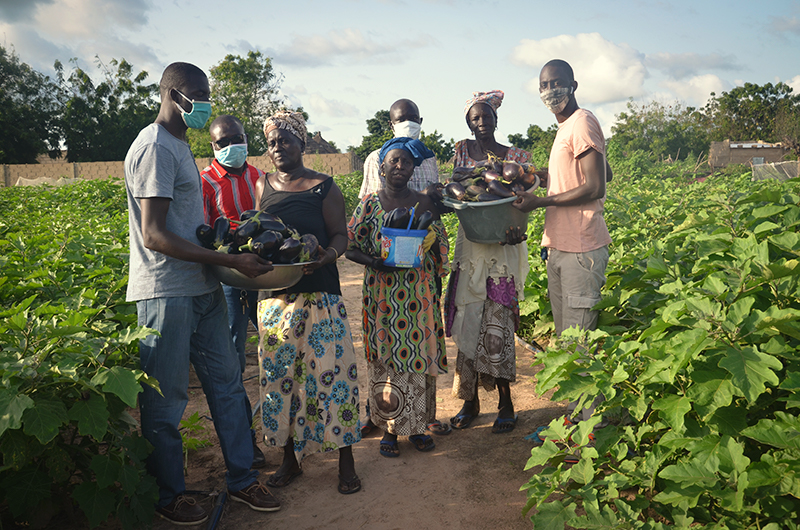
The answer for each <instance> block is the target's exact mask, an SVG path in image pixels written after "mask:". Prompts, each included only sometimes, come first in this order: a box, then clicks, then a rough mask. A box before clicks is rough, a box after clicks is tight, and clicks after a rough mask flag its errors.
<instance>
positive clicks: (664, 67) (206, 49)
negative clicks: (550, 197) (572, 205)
mask: <svg viewBox="0 0 800 530" xmlns="http://www.w3.org/2000/svg"><path fill="white" fill-rule="evenodd" d="M0 43H2V44H3V46H4V47H6V48H12V47H13V49H14V50H15V52H16V53H17V54H18V55H19V57H20V60H22V61H23V62H25V63H27V64H29V65H31V66H32V67H33V68H35V69H37V70H39V71H40V72H42V73H45V74H47V75H51V76H52V75H53V73H54V72H53V63H54V61H55V60H57V59H58V60H60V61H61V62H62V63H64V64H65V65H68V64H69V63H68V61H69V59H71V58H76V59H77V63H78V64H79V65H80V66H81V67H82V68H83V69H85V70H87V71H90V72H95V73H96V74H97V78H98V79H99V78H100V71H99V70H98V69H97V67H96V66H95V64H96V59H95V57H99V59H100V60H101V61H103V62H106V63H107V62H108V61H110V60H111V59H123V58H124V59H126V60H127V61H128V62H129V63H131V64H132V65H133V66H134V68H135V71H136V72H138V71H139V70H145V71H147V72H148V73H149V81H150V82H158V80H159V79H160V77H161V72H162V71H163V69H164V68H165V67H166V66H167V65H168V64H169V63H172V62H175V61H186V62H190V63H194V64H196V65H197V66H199V67H200V68H202V69H203V70H205V71H206V72H207V71H208V69H209V68H210V67H212V66H214V65H216V64H218V63H219V62H220V61H222V60H223V59H224V58H225V56H226V55H228V54H233V55H240V56H245V55H246V54H247V52H248V51H250V50H259V51H261V52H262V53H264V54H266V55H267V56H269V57H271V58H272V60H273V66H274V69H275V71H276V72H277V73H279V74H280V75H281V76H282V83H281V93H282V95H283V96H284V97H285V98H286V100H287V101H288V103H289V104H290V105H292V106H297V105H301V106H302V107H303V108H304V109H305V110H306V111H307V112H308V113H309V116H310V118H309V123H308V129H309V131H320V132H321V133H322V136H323V137H324V138H325V139H328V140H332V141H334V142H335V143H336V145H337V146H338V147H339V148H340V149H346V148H347V147H348V146H351V145H352V146H358V145H360V144H361V141H362V137H363V136H365V135H367V134H368V132H367V128H366V120H367V119H369V118H371V117H373V116H374V115H375V113H376V112H377V111H379V110H381V109H388V108H389V106H390V105H391V104H392V103H393V102H394V101H395V100H397V99H399V98H410V99H412V100H413V101H415V102H416V103H417V105H418V106H419V109H420V114H421V116H422V117H423V123H422V130H423V131H424V132H425V133H426V134H429V133H432V132H433V131H434V130H436V131H438V132H439V133H441V134H442V135H443V137H444V139H445V140H449V139H450V138H453V139H455V140H459V139H463V138H466V137H468V136H469V135H470V132H469V129H468V128H467V125H466V122H465V120H464V103H465V101H466V100H467V99H469V97H470V96H471V95H472V93H473V92H474V91H487V90H496V89H499V90H503V91H504V92H505V99H504V101H503V104H502V106H501V107H500V108H499V109H498V129H497V133H496V136H495V137H496V139H498V140H499V141H501V143H507V142H506V140H507V137H508V135H509V134H515V133H522V134H523V135H524V134H525V132H526V131H527V129H528V126H529V125H531V124H536V125H539V126H540V127H542V128H545V129H546V128H547V127H549V126H550V125H551V124H553V123H555V120H554V117H553V115H552V114H550V113H549V112H548V111H547V109H546V108H545V107H544V105H543V104H542V102H541V100H540V99H539V94H538V85H537V81H538V75H539V71H540V70H541V67H542V66H543V65H544V64H545V63H546V62H547V61H549V60H550V59H556V58H558V59H564V60H566V61H568V62H569V63H570V64H571V65H572V67H573V70H574V72H575V79H576V81H578V89H577V91H576V93H575V96H576V98H577V100H578V104H579V105H580V106H581V107H583V108H587V109H589V110H591V111H592V112H593V113H594V114H595V115H596V116H597V117H598V119H599V120H600V123H601V124H602V126H603V130H604V132H605V134H606V135H607V136H608V135H610V134H611V127H612V126H613V124H614V122H615V117H616V116H617V115H618V114H619V113H620V112H623V111H625V110H626V106H627V104H628V102H629V101H630V100H631V99H632V100H633V102H634V103H635V104H637V105H643V104H646V103H649V102H650V101H654V100H655V101H659V102H661V103H664V104H672V103H674V102H676V101H677V102H680V103H681V104H682V105H684V106H694V107H702V106H703V105H704V104H705V103H706V101H707V100H708V98H709V95H710V93H711V92H716V93H717V94H720V93H721V92H723V91H728V90H730V89H732V88H734V87H736V86H739V85H742V84H744V83H745V82H750V83H755V84H759V85H763V84H766V83H776V82H784V83H787V84H789V85H790V86H792V87H793V88H794V90H795V91H796V92H800V53H798V50H799V49H800V1H788V0H787V1H783V0H777V1H771V0H767V1H764V2H753V1H738V0H732V1H731V0H729V1H726V2H709V1H698V0H692V1H689V0H675V1H617V0H606V1H604V2H597V1H593V2H585V1H582V0H574V1H572V2H539V1H533V0H530V1H516V0H505V1H491V0H484V1H471V0H464V1H456V0H404V1H388V0H373V1H367V0H338V1H332V0H292V1H291V2H274V1H266V2H264V1H256V0H242V1H236V0H228V1H226V2H223V1H219V0H217V1H214V2H212V1H207V0H193V1H191V2H190V1H182V0H162V1H161V2H155V1H152V0H0Z"/></svg>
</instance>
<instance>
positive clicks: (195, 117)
mask: <svg viewBox="0 0 800 530" xmlns="http://www.w3.org/2000/svg"><path fill="white" fill-rule="evenodd" d="M175 92H177V93H178V94H181V92H180V90H175ZM181 97H182V98H183V99H185V100H186V101H188V102H189V103H191V104H192V112H186V111H185V110H183V108H182V107H181V106H180V105H178V104H177V103H175V102H174V101H173V103H175V105H176V106H177V107H178V109H179V110H180V111H181V117H182V118H183V123H185V124H186V126H187V127H189V128H192V129H202V128H203V127H205V126H206V122H207V121H208V118H210V117H211V103H210V102H208V101H195V100H193V99H189V98H187V97H186V96H184V95H183V94H181Z"/></svg>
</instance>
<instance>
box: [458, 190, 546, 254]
mask: <svg viewBox="0 0 800 530" xmlns="http://www.w3.org/2000/svg"><path fill="white" fill-rule="evenodd" d="M538 187H539V177H538V175H537V176H536V180H535V181H534V184H533V186H531V187H530V188H528V190H527V191H528V193H531V192H533V191H534V190H536V188H538ZM515 200H517V198H516V197H508V198H505V199H499V200H496V201H488V202H466V201H457V200H455V199H453V198H450V197H445V198H444V199H443V200H442V202H443V203H444V205H445V206H448V207H450V208H453V209H454V210H455V211H456V215H457V216H458V222H459V223H460V224H461V228H463V229H464V235H465V236H466V238H467V239H469V240H470V241H472V242H473V243H485V244H490V243H500V242H501V241H505V239H506V230H507V229H508V227H509V226H519V227H521V228H525V227H527V226H528V214H527V213H526V212H521V211H519V210H517V209H516V208H514V207H513V206H511V203H512V202H514V201H515Z"/></svg>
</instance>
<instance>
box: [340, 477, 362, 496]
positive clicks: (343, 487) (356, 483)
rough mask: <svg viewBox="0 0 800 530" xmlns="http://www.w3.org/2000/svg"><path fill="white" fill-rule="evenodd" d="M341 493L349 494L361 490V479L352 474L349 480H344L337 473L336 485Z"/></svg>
mask: <svg viewBox="0 0 800 530" xmlns="http://www.w3.org/2000/svg"><path fill="white" fill-rule="evenodd" d="M336 489H337V490H339V493H341V494H342V495H350V494H352V493H355V492H357V491H361V479H360V478H358V475H354V476H353V478H351V479H350V480H345V479H343V478H342V476H341V475H339V485H338V486H337V487H336Z"/></svg>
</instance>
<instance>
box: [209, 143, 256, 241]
mask: <svg viewBox="0 0 800 530" xmlns="http://www.w3.org/2000/svg"><path fill="white" fill-rule="evenodd" d="M244 166H245V168H244V172H242V174H241V175H234V174H233V173H228V172H227V171H226V170H225V168H224V167H222V164H220V163H219V162H217V160H216V159H214V161H213V162H211V165H210V166H208V167H207V168H205V169H204V170H203V171H201V172H200V176H201V177H202V179H203V212H204V213H205V219H206V224H209V225H212V226H213V224H214V221H216V220H217V218H218V217H227V218H228V219H230V220H231V221H238V220H239V216H240V215H241V214H242V212H244V211H246V210H252V209H255V208H256V206H255V194H256V182H257V181H258V179H259V178H261V176H262V175H263V174H264V172H263V171H261V170H260V169H258V168H256V167H254V166H251V165H250V164H248V163H245V165H244Z"/></svg>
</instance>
